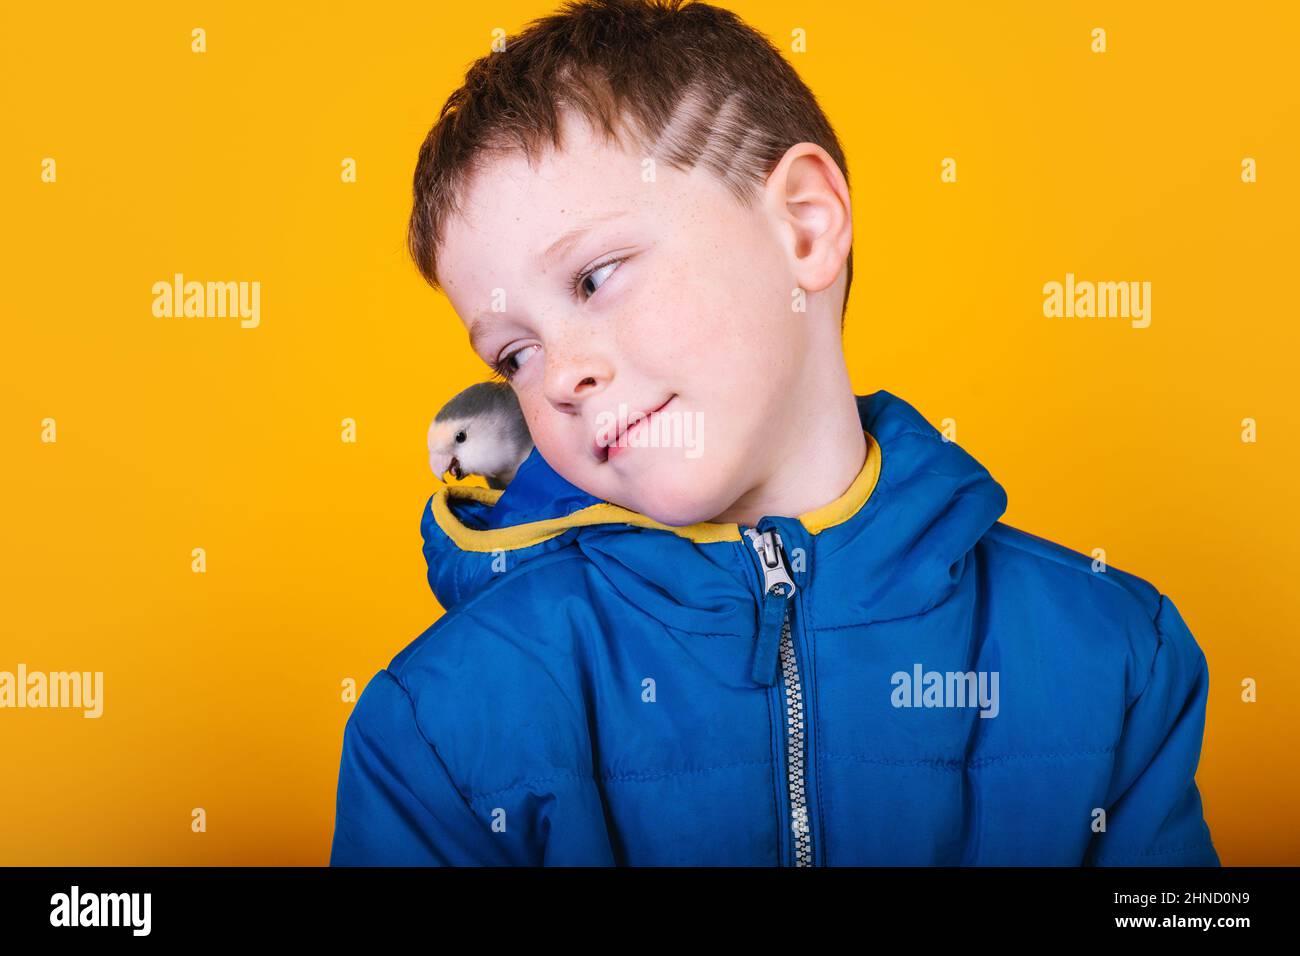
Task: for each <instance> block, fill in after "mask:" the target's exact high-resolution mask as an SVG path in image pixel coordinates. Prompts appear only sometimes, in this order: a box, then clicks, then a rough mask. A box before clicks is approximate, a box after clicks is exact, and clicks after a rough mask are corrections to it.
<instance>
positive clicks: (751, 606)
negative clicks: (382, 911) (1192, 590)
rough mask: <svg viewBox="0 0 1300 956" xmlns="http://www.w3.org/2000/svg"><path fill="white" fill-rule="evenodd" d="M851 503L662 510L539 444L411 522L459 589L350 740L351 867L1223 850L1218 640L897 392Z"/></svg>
mask: <svg viewBox="0 0 1300 956" xmlns="http://www.w3.org/2000/svg"><path fill="white" fill-rule="evenodd" d="M857 402H858V410H859V413H860V416H861V421H862V426H863V430H864V432H865V433H866V436H867V446H868V456H867V460H866V463H865V465H864V466H863V468H862V471H861V473H860V474H859V475H858V477H857V478H856V479H855V481H854V482H853V484H852V486H851V487H850V488H849V489H848V490H847V491H846V492H845V493H844V494H843V495H842V496H841V497H840V498H839V499H837V500H836V501H834V502H831V503H830V504H828V505H826V506H825V507H822V508H819V509H817V510H816V511H812V512H809V513H807V514H803V515H800V516H798V517H779V516H778V517H773V516H769V517H764V518H763V519H762V520H761V521H759V522H758V524H757V526H756V527H749V526H745V525H741V526H737V525H735V524H711V523H703V524H698V525H692V526H689V527H682V528H670V527H668V526H665V525H659V524H657V523H656V522H654V521H652V520H650V519H649V518H646V517H645V516H643V515H640V514H637V513H635V512H632V511H629V510H625V509H623V508H620V507H618V506H615V505H612V504H610V503H608V502H604V501H601V500H599V499H597V498H594V497H592V496H591V495H589V494H587V493H585V492H583V491H581V490H580V489H578V488H576V487H574V486H573V485H571V484H569V483H568V482H567V481H565V480H564V479H562V478H561V477H560V476H559V475H557V474H556V473H555V472H554V471H553V470H552V469H551V468H550V467H549V466H548V465H547V464H546V462H545V460H544V459H543V458H542V457H541V456H540V455H539V454H538V453H537V452H536V450H534V452H533V454H532V455H531V456H530V457H529V458H528V460H527V461H526V462H525V463H524V465H523V466H522V467H521V468H520V470H519V472H518V474H517V475H516V477H515V479H514V481H513V482H512V483H511V484H510V485H509V487H508V488H507V489H505V490H504V491H491V490H488V489H484V488H478V487H470V486H454V485H449V486H442V487H440V488H439V489H438V491H437V493H435V494H434V495H433V496H432V497H431V498H430V500H429V502H428V504H427V506H426V508H425V512H424V516H423V521H422V531H423V535H424V554H425V557H426V559H427V561H428V568H429V572H428V580H429V584H430V586H431V587H432V588H433V591H434V594H435V595H436V597H437V598H438V601H439V603H440V604H441V605H442V606H443V607H444V608H445V609H446V613H445V614H444V615H443V616H442V617H441V618H440V619H439V620H438V621H437V622H436V623H435V624H434V625H433V626H432V627H430V628H429V629H428V630H426V631H425V632H424V633H423V634H421V635H420V636H419V637H417V638H416V639H415V640H414V641H412V642H411V644H410V645H408V646H407V647H406V648H405V649H403V650H402V651H401V652H400V653H398V654H397V656H396V657H394V658H393V660H392V662H391V663H390V664H389V665H388V667H387V668H386V669H384V670H380V671H379V672H378V673H377V674H376V675H375V676H374V677H373V678H372V679H371V681H370V683H369V684H368V685H367V686H366V688H365V691H364V692H363V693H362V695H361V697H360V698H359V699H358V701H357V703H356V706H355V709H354V711H353V713H352V715H351V717H350V718H349V720H348V723H347V727H346V729H345V731H344V736H343V754H342V760H341V763H340V770H339V783H338V803H337V815H336V819H335V829H334V839H333V847H332V854H331V864H332V865H356V864H400V865H420V864H440V865H464V864H496V865H501V864H504V865H510V864H524V865H541V864H546V865H556V864H559V865H611V864H632V865H688V864H689V865H694V864H701V865H742V866H748V865H752V866H769V865H786V866H791V865H807V864H812V865H817V866H823V865H824V866H839V865H853V864H899V865H931V864H940V865H1021V864H1027V865H1040V864H1041V865H1062V866H1079V865H1105V864H1120V865H1176V866H1188V865H1202V866H1204V865H1211V866H1217V865H1218V863H1219V860H1218V856H1217V854H1216V852H1215V849H1214V847H1213V844H1212V843H1211V840H1210V831H1209V828H1208V826H1207V825H1206V823H1205V820H1204V818H1203V816H1202V807H1201V798H1200V794H1199V792H1198V790H1197V788H1196V784H1195V781H1194V779H1193V777H1194V774H1195V771H1196V765H1197V761H1198V759H1199V756H1200V749H1201V736H1202V732H1203V729H1204V722H1205V705H1206V697H1207V692H1208V671H1207V667H1206V661H1205V657H1204V655H1203V654H1202V652H1201V650H1200V648H1199V647H1198V646H1197V644H1196V641H1195V640H1194V639H1193V637H1192V635H1191V633H1190V632H1189V631H1188V629H1187V626H1186V624H1184V623H1183V619H1182V618H1181V617H1180V616H1179V613H1178V609H1177V608H1176V607H1174V604H1173V602H1172V601H1171V600H1169V598H1167V597H1165V596H1164V595H1162V594H1161V593H1160V592H1159V591H1158V590H1157V589H1156V588H1155V587H1153V586H1152V585H1150V584H1148V583H1147V582H1146V581H1144V580H1141V579H1140V578H1137V577H1134V576H1133V575H1131V574H1126V573H1125V572H1123V571H1120V570H1119V569H1117V568H1115V567H1110V566H1105V565H1102V564H1098V565H1097V566H1096V567H1094V561H1093V559H1092V558H1090V557H1088V556H1086V555H1083V554H1080V553H1078V552H1075V551H1071V550H1068V549H1067V548H1064V547H1062V546H1060V545H1057V544H1053V543H1052V542H1050V541H1047V540H1044V539H1042V538H1039V537H1035V536H1034V535H1031V534H1027V533H1025V532H1023V531H1018V530H1016V529H1015V528H1011V527H1008V526H1007V525H1005V524H1002V523H1001V522H1000V521H999V520H998V518H999V517H1000V516H1001V515H1002V514H1003V512H1004V511H1005V509H1006V493H1005V492H1004V490H1003V489H1002V486H1001V485H999V484H998V483H997V482H996V481H994V480H993V478H992V477H990V475H989V473H988V471H987V470H985V469H984V468H983V467H982V466H981V465H980V464H979V463H978V462H977V461H975V460H974V459H973V458H972V457H971V456H970V455H968V454H967V453H966V452H965V451H963V450H962V449H961V448H960V447H959V446H958V445H957V444H955V443H952V442H949V441H947V440H945V439H944V438H943V436H941V435H940V434H939V433H938V432H937V431H936V430H935V429H934V428H933V427H932V426H931V425H930V424H929V423H928V422H927V421H926V420H925V419H924V418H923V417H922V416H921V415H920V414H919V413H918V412H917V411H916V410H915V409H914V408H912V407H911V406H910V405H908V404H907V403H906V402H904V401H902V400H901V399H899V398H897V397H895V396H893V395H890V394H889V393H888V392H885V391H879V392H876V393H874V394H872V395H867V396H860V397H858V399H857Z"/></svg>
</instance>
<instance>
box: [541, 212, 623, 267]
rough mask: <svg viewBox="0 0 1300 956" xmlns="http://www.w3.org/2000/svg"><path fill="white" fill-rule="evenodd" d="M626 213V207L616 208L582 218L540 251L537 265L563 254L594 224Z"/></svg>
mask: <svg viewBox="0 0 1300 956" xmlns="http://www.w3.org/2000/svg"><path fill="white" fill-rule="evenodd" d="M626 215H627V210H626V209H616V210H614V211H613V212H606V213H601V214H600V215H598V216H592V217H591V218H589V219H584V220H582V222H580V223H578V224H577V225H576V226H574V227H573V228H572V229H569V230H567V231H565V232H564V233H562V234H561V235H560V236H559V237H558V238H557V239H556V240H555V241H554V242H552V243H551V244H550V245H549V246H547V247H546V248H545V249H543V250H542V251H541V252H540V253H538V255H537V260H536V261H537V265H539V266H540V265H543V264H544V263H546V262H547V261H549V260H551V259H554V258H557V257H559V256H561V255H563V254H564V253H565V252H567V251H568V250H569V247H570V246H572V245H573V244H574V243H575V242H577V241H578V240H579V239H581V238H582V237H583V236H584V235H586V233H587V232H588V231H590V229H591V227H592V226H595V225H597V224H598V223H602V222H608V221H609V220H610V219H617V218H618V217H619V216H626Z"/></svg>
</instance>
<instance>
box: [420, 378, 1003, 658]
mask: <svg viewBox="0 0 1300 956" xmlns="http://www.w3.org/2000/svg"><path fill="white" fill-rule="evenodd" d="M856 401H857V407H858V415H859V418H860V419H861V422H862V429H863V432H864V433H865V435H866V438H867V458H866V461H865V462H864V464H863V467H862V470H861V471H860V472H859V474H858V475H857V477H856V478H855V479H854V481H853V483H852V484H851V485H850V486H849V488H848V489H847V490H846V491H845V492H844V494H842V495H841V496H840V497H839V498H837V499H835V500H834V501H832V502H830V503H829V504H827V505H825V506H823V507H821V508H817V509H815V510H814V511H811V512H807V513H805V514H802V515H798V516H796V517H787V516H769V517H764V518H763V519H762V520H761V521H760V522H759V523H758V528H759V529H760V530H767V529H768V528H776V529H778V530H779V531H780V534H781V536H782V539H783V541H784V542H785V547H786V551H787V553H788V554H793V553H795V552H794V549H795V548H803V549H804V554H803V558H804V561H803V563H802V564H803V567H802V568H800V567H799V566H796V571H797V572H798V573H796V576H795V582H796V586H797V587H804V588H805V589H806V591H805V594H804V598H803V600H804V601H805V603H807V604H810V606H811V613H812V614H813V615H814V617H815V619H816V620H817V622H818V626H819V627H835V626H848V625H854V624H865V623H870V622H875V621H886V620H892V619H896V618H901V617H906V616H910V615H915V614H920V613H924V612H925V611H927V610H929V609H930V608H931V607H933V606H935V605H936V604H939V603H941V602H942V601H943V600H944V599H945V598H946V597H947V596H948V595H949V594H950V593H951V592H952V590H953V589H954V588H955V587H956V585H957V582H958V581H959V580H960V578H961V576H962V573H963V571H964V567H965V562H966V561H967V559H968V556H969V554H970V552H971V550H972V549H973V548H974V546H975V544H976V542H978V541H979V539H980V538H981V537H982V536H983V535H984V534H985V532H987V531H988V530H989V529H990V528H991V527H992V526H993V525H994V524H995V523H996V522H997V520H998V519H999V518H1000V517H1001V516H1002V514H1003V513H1004V512H1005V510H1006V505H1007V497H1006V492H1005V491H1004V490H1003V488H1002V486H1001V485H1000V484H998V482H996V481H995V480H994V479H993V478H992V476H990V474H989V473H988V471H987V470H986V469H985V468H984V467H983V466H982V465H981V464H980V463H979V462H977V461H976V460H975V459H974V458H972V457H971V456H970V455H969V454H967V453H966V452H965V451H964V450H962V449H961V447H960V446H958V445H957V444H956V443H955V442H950V441H947V440H945V439H944V437H943V436H942V435H941V434H940V433H939V432H938V431H937V430H936V429H935V428H934V427H933V426H932V425H931V424H930V423H929V422H928V421H926V419H925V418H924V417H923V416H922V415H921V414H920V413H919V412H918V411H917V410H916V409H915V408H913V407H912V406H911V405H909V404H908V403H907V402H905V401H903V400H902V399H901V398H898V397H897V396H894V395H891V394H890V393H889V392H887V391H884V390H883V389H882V390H880V391H877V392H874V393H872V394H870V395H859V396H857V397H856ZM747 527H749V526H747V525H739V524H735V523H713V522H700V523H698V524H693V525H686V526H682V527H674V526H669V525H664V524H661V523H659V522H657V521H654V520H653V519H651V518H648V517H646V516H645V515H642V514H639V513H637V512H635V511H631V510H629V509H627V508H623V507H620V506H618V505H615V504H611V503H610V502H607V501H603V500H601V499H599V498H596V497H594V496H593V495H590V494H588V493H587V492H585V491H583V490H581V489H580V488H578V487H576V486H574V485H572V484H570V483H569V482H568V481H567V480H565V479H564V478H562V477H561V476H560V475H559V474H557V473H556V472H555V471H554V470H553V469H552V468H551V467H550V465H548V464H547V462H546V460H545V459H544V458H542V457H541V455H540V454H539V453H538V451H537V449H536V447H534V449H533V451H532V453H531V454H530V455H529V456H528V458H527V459H526V460H525V461H524V463H523V464H522V465H521V466H520V467H519V470H518V472H517V473H516V475H515V477H514V480H512V481H511V482H510V484H509V486H508V487H506V488H505V489H504V490H492V489H488V488H483V487H479V486H474V485H441V486H440V487H439V488H438V490H437V491H435V492H434V494H433V495H432V496H431V497H430V498H429V501H428V502H427V503H426V505H425V508H424V515H423V518H422V520H421V532H422V534H423V537H424V557H425V560H426V562H427V564H428V581H429V586H430V587H431V588H432V590H433V593H434V596H435V597H436V598H437V599H438V602H439V604H441V605H442V606H443V608H445V609H447V610H450V609H452V608H453V607H455V606H457V605H458V604H461V603H463V602H465V601H467V600H469V599H470V598H472V597H474V596H475V595H477V594H478V593H480V592H481V591H483V590H484V588H486V587H487V586H489V585H490V584H492V583H493V581H494V579H496V578H498V577H500V572H501V571H505V570H512V571H513V570H514V569H516V568H518V567H520V566H521V565H522V564H524V563H527V562H530V561H533V560H535V559H537V558H538V557H540V556H542V555H545V554H548V553H550V552H552V551H556V550H558V549H560V548H564V547H567V546H568V545H570V544H575V545H576V546H577V547H578V548H580V549H581V550H582V551H583V552H584V553H585V554H586V555H587V557H589V558H590V559H591V560H592V561H593V562H595V563H596V565H597V567H598V569H599V570H600V572H601V573H602V575H603V576H604V578H605V579H606V580H607V581H608V582H609V583H610V585H611V586H613V587H614V588H616V589H617V590H618V591H620V592H621V593H622V594H623V596H624V597H625V598H626V599H627V600H628V601H630V602H631V603H633V604H634V606H636V607H639V608H641V609H643V610H645V611H646V612H647V613H650V614H652V615H654V616H655V617H657V618H658V619H660V620H661V621H663V622H664V623H665V624H667V625H669V626H671V627H674V628H678V629H681V630H685V631H691V632H698V633H721V634H751V635H752V634H753V632H754V613H755V610H754V609H755V596H756V594H758V593H759V592H760V590H761V589H760V587H759V579H758V576H757V572H756V565H755V564H754V562H753V560H752V558H751V557H750V556H749V555H748V554H747V550H748V549H749V548H750V544H749V542H748V540H747V539H746V538H745V537H744V536H743V534H742V532H743V531H744V530H745V529H746V528H747Z"/></svg>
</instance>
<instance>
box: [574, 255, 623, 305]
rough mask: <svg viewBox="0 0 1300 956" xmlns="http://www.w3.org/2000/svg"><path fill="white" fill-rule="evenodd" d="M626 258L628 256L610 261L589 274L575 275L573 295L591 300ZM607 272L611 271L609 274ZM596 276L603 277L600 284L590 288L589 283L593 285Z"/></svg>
mask: <svg viewBox="0 0 1300 956" xmlns="http://www.w3.org/2000/svg"><path fill="white" fill-rule="evenodd" d="M626 258H627V256H623V257H621V258H618V259H610V260H609V261H608V262H602V263H600V265H598V266H596V267H595V268H593V269H590V270H588V271H587V272H580V273H578V274H577V275H575V276H574V277H573V294H574V295H575V296H577V297H578V298H580V299H590V298H591V297H592V296H593V295H595V294H596V292H597V290H599V289H600V287H601V286H602V285H604V283H605V279H607V278H608V277H609V274H610V272H612V271H613V269H614V267H615V266H617V265H618V264H619V263H620V262H622V261H623V260H624V259H626ZM606 270H609V271H608V272H607V271H606ZM596 276H600V277H601V279H600V282H598V283H596V284H595V286H593V287H589V283H591V281H592V280H593V279H595V278H596Z"/></svg>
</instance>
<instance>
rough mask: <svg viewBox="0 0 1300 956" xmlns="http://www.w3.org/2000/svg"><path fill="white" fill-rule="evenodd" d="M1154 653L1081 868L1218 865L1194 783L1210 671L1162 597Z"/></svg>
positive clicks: (1131, 708) (1130, 711)
mask: <svg viewBox="0 0 1300 956" xmlns="http://www.w3.org/2000/svg"><path fill="white" fill-rule="evenodd" d="M1155 628H1156V641H1155V656H1154V658H1153V659H1152V662H1151V669H1150V675H1149V677H1148V679H1147V682H1146V686H1145V687H1143V689H1142V690H1141V692H1139V694H1138V696H1137V698H1136V699H1135V700H1134V701H1133V703H1132V704H1130V705H1129V708H1128V712H1127V714H1126V716H1125V719H1124V727H1123V732H1122V735H1121V737H1120V740H1119V743H1118V745H1117V746H1116V749H1115V762H1114V770H1113V773H1112V776H1111V783H1110V788H1109V791H1108V793H1107V796H1106V830H1105V831H1104V832H1101V833H1097V834H1094V835H1093V837H1092V842H1091V844H1090V845H1089V847H1088V852H1087V854H1086V856H1085V859H1084V865H1085V866H1218V865H1219V857H1218V854H1217V853H1216V852H1215V849H1214V845H1213V843H1212V842H1211V839H1210V828H1209V826H1208V825H1207V824H1206V822H1205V818H1204V816H1203V814H1202V808H1201V795H1200V792H1199V791H1198V790H1197V788H1196V781H1195V779H1194V778H1195V774H1196V765H1197V763H1198V761H1199V760H1200V754H1201V738H1202V735H1203V734H1204V732H1205V705H1206V700H1207V698H1208V695H1209V668H1208V667H1207V665H1206V661H1205V655H1204V654H1203V653H1202V652H1201V649H1200V647H1199V646H1197V643H1196V640H1195V639H1194V638H1193V637H1192V634H1191V632H1190V631H1189V630H1188V629H1187V625H1186V624H1185V623H1183V619H1182V616H1181V615H1180V614H1179V613H1178V609H1177V608H1176V607H1175V606H1174V603H1173V602H1172V601H1171V600H1169V598H1167V597H1165V596H1164V595H1161V596H1160V605H1159V610H1158V612H1157V614H1156V618H1155Z"/></svg>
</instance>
